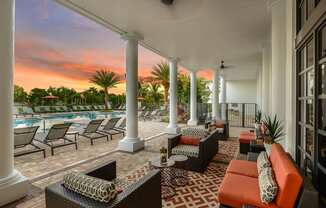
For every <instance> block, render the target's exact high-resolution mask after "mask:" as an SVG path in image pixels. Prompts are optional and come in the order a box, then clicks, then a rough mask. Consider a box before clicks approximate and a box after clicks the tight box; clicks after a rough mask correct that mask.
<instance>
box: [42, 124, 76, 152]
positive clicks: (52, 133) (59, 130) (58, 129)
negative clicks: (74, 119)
mask: <svg viewBox="0 0 326 208" xmlns="http://www.w3.org/2000/svg"><path fill="white" fill-rule="evenodd" d="M70 126H71V123H65V124H54V125H53V126H52V127H51V128H50V130H49V131H48V133H47V135H46V136H45V137H44V138H42V139H40V140H37V141H39V142H41V143H43V144H45V145H48V146H49V147H50V148H51V155H54V149H56V148H59V147H64V146H68V145H74V146H75V148H76V150H77V149H78V146H77V142H76V141H72V140H70V139H68V138H67V137H66V134H67V132H68V130H69V128H70ZM61 140H62V141H63V143H58V144H57V142H58V141H61Z"/></svg>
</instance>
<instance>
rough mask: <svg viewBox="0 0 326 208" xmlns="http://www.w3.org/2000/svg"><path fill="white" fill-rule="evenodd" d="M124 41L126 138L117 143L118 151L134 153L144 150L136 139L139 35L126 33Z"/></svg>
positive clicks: (140, 141)
mask: <svg viewBox="0 0 326 208" xmlns="http://www.w3.org/2000/svg"><path fill="white" fill-rule="evenodd" d="M122 38H123V39H124V40H126V51H125V61H126V118H127V123H126V128H127V130H126V136H125V138H123V139H122V140H120V142H119V146H118V149H119V150H122V151H127V152H135V151H137V150H140V149H143V148H144V141H143V140H140V138H139V137H138V117H137V111H138V102H137V88H138V40H140V39H141V37H140V36H139V35H136V34H134V33H127V34H124V35H123V36H122Z"/></svg>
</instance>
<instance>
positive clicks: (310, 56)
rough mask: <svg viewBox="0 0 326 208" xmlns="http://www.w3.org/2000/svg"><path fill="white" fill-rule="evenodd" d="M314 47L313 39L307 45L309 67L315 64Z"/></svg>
mask: <svg viewBox="0 0 326 208" xmlns="http://www.w3.org/2000/svg"><path fill="white" fill-rule="evenodd" d="M314 57H315V56H314V47H313V43H312V41H310V42H309V43H308V45H307V67H310V66H313V65H314Z"/></svg>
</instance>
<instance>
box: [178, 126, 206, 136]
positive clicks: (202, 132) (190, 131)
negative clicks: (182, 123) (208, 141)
mask: <svg viewBox="0 0 326 208" xmlns="http://www.w3.org/2000/svg"><path fill="white" fill-rule="evenodd" d="M181 134H182V135H184V136H195V137H200V138H205V137H206V136H208V135H209V132H208V131H207V130H206V129H202V128H193V127H191V128H184V129H182V130H181Z"/></svg>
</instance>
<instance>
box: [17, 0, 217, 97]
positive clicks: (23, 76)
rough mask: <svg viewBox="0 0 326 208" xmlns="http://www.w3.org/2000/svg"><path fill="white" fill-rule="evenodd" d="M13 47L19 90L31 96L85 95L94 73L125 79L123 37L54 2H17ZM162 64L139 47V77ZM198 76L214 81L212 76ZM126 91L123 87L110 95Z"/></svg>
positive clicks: (147, 74)
mask: <svg viewBox="0 0 326 208" xmlns="http://www.w3.org/2000/svg"><path fill="white" fill-rule="evenodd" d="M15 41H16V42H15V44H16V50H15V53H16V61H15V62H16V63H15V64H16V65H15V76H14V77H15V84H17V85H20V86H22V87H24V88H25V89H26V90H27V91H29V90H30V89H32V88H34V87H38V88H48V87H49V86H52V87H60V86H65V87H69V88H74V89H76V90H77V91H82V90H85V89H87V88H89V87H91V86H92V84H91V83H89V81H88V80H89V78H90V77H91V76H92V74H94V72H95V71H96V70H99V69H101V68H104V67H105V68H109V69H110V70H112V71H114V72H116V73H118V74H120V75H122V77H123V75H124V73H125V69H124V66H125V64H124V46H125V44H124V41H123V40H121V38H120V36H119V35H118V34H116V33H114V32H112V31H110V30H109V29H107V28H104V27H103V26H101V25H98V24H96V23H94V22H92V21H90V20H88V19H87V18H85V17H83V16H81V15H79V14H77V13H75V12H73V11H71V10H68V9H66V8H64V7H62V6H61V5H58V4H57V3H56V2H54V1H53V0H28V1H26V0H16V39H15ZM161 61H165V59H164V58H163V57H161V56H159V55H157V54H155V53H153V52H151V51H149V50H147V49H145V48H143V47H140V48H139V76H141V77H146V76H149V75H150V73H151V70H152V67H153V66H154V65H155V64H157V63H159V62H161ZM181 70H182V71H183V72H186V70H185V69H181ZM199 76H200V77H205V78H208V79H211V72H210V71H209V70H204V71H201V72H199ZM124 91H125V84H124V83H123V82H122V83H121V84H120V85H119V86H118V87H117V88H116V89H113V90H111V93H123V92H124Z"/></svg>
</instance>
